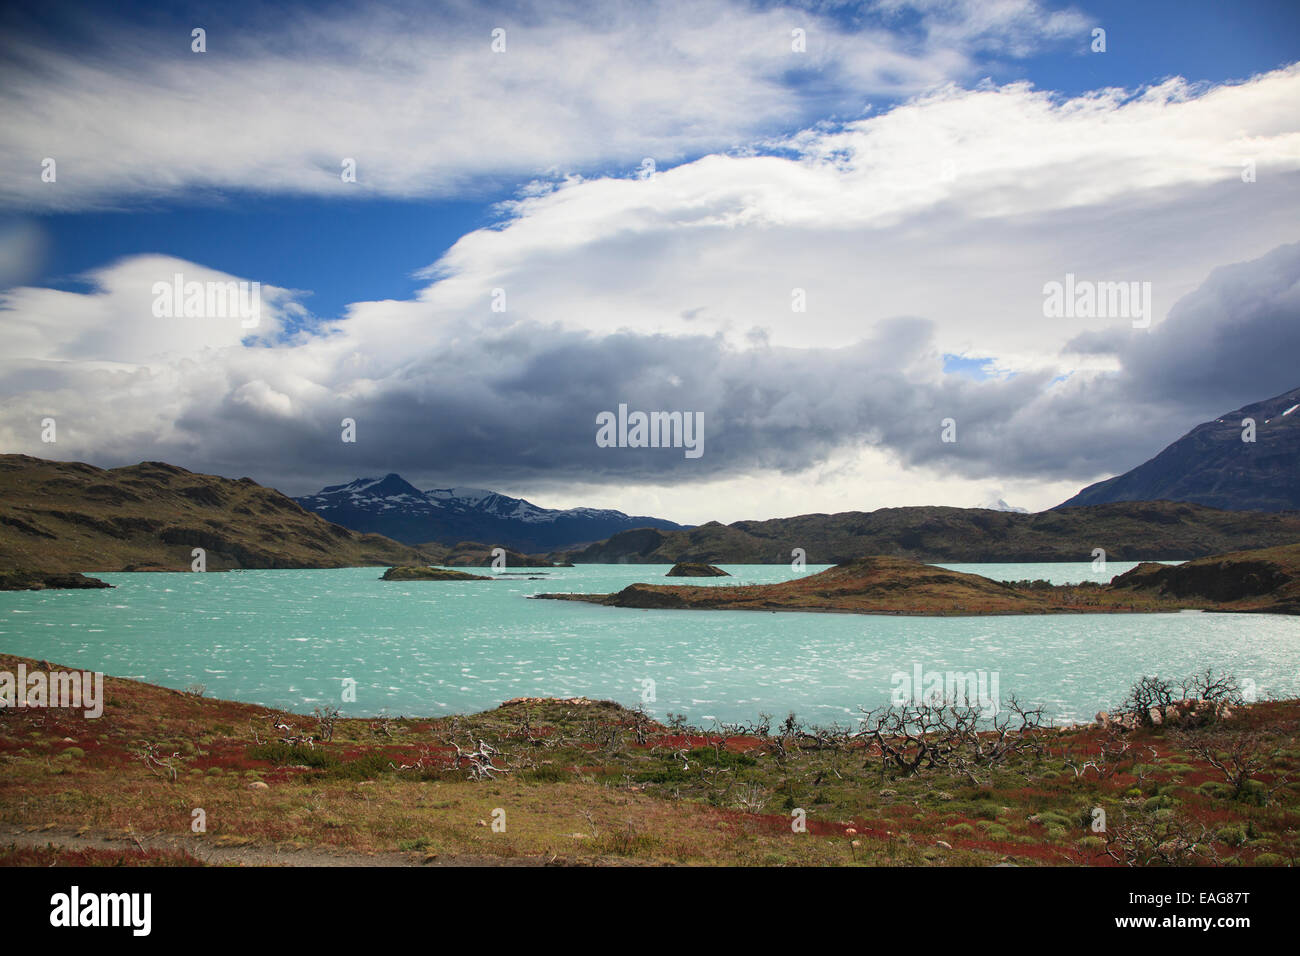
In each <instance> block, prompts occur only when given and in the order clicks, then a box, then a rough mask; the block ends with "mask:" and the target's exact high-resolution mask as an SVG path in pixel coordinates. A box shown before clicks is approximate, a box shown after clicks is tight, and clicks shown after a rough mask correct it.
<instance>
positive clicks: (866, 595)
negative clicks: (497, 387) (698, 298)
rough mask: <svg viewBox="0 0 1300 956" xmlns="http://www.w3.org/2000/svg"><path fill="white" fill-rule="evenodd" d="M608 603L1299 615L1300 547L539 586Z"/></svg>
mask: <svg viewBox="0 0 1300 956" xmlns="http://www.w3.org/2000/svg"><path fill="white" fill-rule="evenodd" d="M537 597H538V598H544V599H550V600H565V601H582V602H585V603H590V604H604V605H606V606H609V607H625V608H641V609H681V610H685V609H691V610H731V611H744V610H754V611H844V612H852V613H860V614H914V615H927V616H931V615H932V616H942V615H950V614H1061V613H1090V614H1097V613H1107V612H1115V613H1144V612H1157V611H1178V610H1190V609H1198V610H1210V611H1263V612H1269V613H1277V614H1300V545H1289V546H1287V547H1280V548H1270V549H1262V550H1257V551H1243V552H1239V553H1237V554H1225V555H1215V556H1214V557H1209V558H1203V559H1201V560H1199V561H1193V562H1189V563H1187V564H1183V565H1180V566H1176V567H1171V566H1168V565H1162V564H1142V565H1139V566H1138V567H1137V568H1134V569H1133V570H1132V571H1129V572H1128V573H1126V574H1122V575H1118V576H1117V577H1116V578H1115V579H1114V580H1112V581H1111V582H1110V583H1108V584H1105V585H1099V584H1095V583H1092V582H1089V583H1086V584H1079V585H1057V586H1052V585H1050V584H1047V583H1046V582H1044V581H1032V582H1031V581H1021V582H1016V583H1006V582H1002V581H994V580H992V579H990V578H986V577H983V576H981V575H978V574H967V573H964V572H960V571H950V570H948V569H946V568H940V567H935V566H934V565H929V564H921V563H920V562H917V561H910V560H907V559H905V558H893V557H866V558H856V559H854V560H853V561H849V562H846V563H844V564H839V565H836V566H835V567H833V568H828V569H827V570H825V571H819V572H818V573H816V574H809V575H806V576H803V577H798V578H794V579H792V580H789V581H782V582H780V583H778V584H760V585H740V586H732V587H726V586H722V587H717V586H714V587H703V586H700V585H683V584H631V585H629V586H627V587H625V588H624V589H623V590H622V591H619V592H617V593H615V594H539V595H537Z"/></svg>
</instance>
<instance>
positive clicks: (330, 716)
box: [313, 704, 341, 741]
mask: <svg viewBox="0 0 1300 956" xmlns="http://www.w3.org/2000/svg"><path fill="white" fill-rule="evenodd" d="M313 716H314V717H315V718H316V732H317V733H318V734H319V735H320V739H321V740H325V741H329V740H333V739H334V725H335V724H336V723H338V720H339V717H340V716H341V714H340V712H339V709H338V708H337V707H331V706H330V705H328V704H326V705H325V706H323V707H317V708H316V709H315V711H313Z"/></svg>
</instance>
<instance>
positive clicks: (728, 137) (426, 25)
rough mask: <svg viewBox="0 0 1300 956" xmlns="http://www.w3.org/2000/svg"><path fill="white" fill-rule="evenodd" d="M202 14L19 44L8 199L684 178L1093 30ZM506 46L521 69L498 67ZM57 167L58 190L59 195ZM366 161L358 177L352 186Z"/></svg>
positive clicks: (271, 11)
mask: <svg viewBox="0 0 1300 956" xmlns="http://www.w3.org/2000/svg"><path fill="white" fill-rule="evenodd" d="M896 6H897V5H896V4H893V3H890V4H885V5H884V6H883V7H882V8H881V9H880V10H879V11H877V12H878V14H880V15H888V14H889V13H891V12H894V8H895V7H896ZM866 12H867V13H870V12H871V8H870V5H868V7H867V8H866ZM192 13H193V15H194V16H193V17H192V18H191V20H188V21H187V20H185V19H184V18H181V17H169V18H161V19H160V20H159V21H158V25H157V26H156V27H154V28H152V29H149V30H145V31H132V32H129V33H128V32H126V31H124V30H122V29H121V28H120V26H118V25H115V24H114V23H112V22H105V23H89V24H87V23H85V22H82V23H79V24H78V26H79V27H80V29H78V30H76V31H75V37H74V38H73V41H72V42H63V41H66V40H67V38H66V37H59V36H58V34H56V35H55V38H54V39H48V38H41V37H38V36H35V35H22V34H20V33H17V32H15V33H13V34H10V35H7V36H6V38H5V39H4V40H0V71H2V75H3V80H4V86H5V92H6V95H5V97H4V99H3V101H0V125H3V127H4V129H5V136H4V138H3V141H2V142H0V162H2V163H3V165H4V166H5V168H6V169H10V170H22V169H30V170H31V175H30V176H26V177H24V176H21V175H12V174H11V175H9V176H6V177H5V178H4V179H3V180H2V181H0V199H3V200H4V201H5V202H8V203H10V204H12V205H16V206H19V205H21V206H27V207H31V208H38V209H48V208H54V209H69V208H84V207H86V206H90V205H107V206H113V205H119V206H120V205H123V204H129V203H130V202H132V201H138V200H139V199H141V198H147V197H167V196H177V195H180V196H184V197H187V198H194V197H196V196H201V195H204V194H205V193H209V192H211V191H213V190H228V189H238V190H252V191H256V192H285V191H288V192H294V193H303V194H319V195H325V196H338V197H340V198H344V197H349V196H357V195H384V196H397V197H409V196H447V195H452V194H456V195H460V194H463V192H464V191H465V190H466V189H472V188H475V187H477V186H481V185H483V184H485V183H491V184H495V183H499V182H502V181H507V182H510V183H514V182H517V181H518V180H519V179H521V178H523V179H528V178H532V177H535V176H539V175H543V174H545V173H547V171H553V172H554V173H556V174H557V175H558V174H563V173H566V172H570V171H575V170H577V171H582V170H592V169H599V168H605V167H607V166H608V165H609V164H611V163H617V164H627V165H628V166H629V167H630V166H636V165H637V164H639V163H640V162H641V160H642V159H643V158H645V157H652V158H654V159H656V161H657V162H658V163H659V164H661V165H662V164H665V163H669V162H673V161H676V160H680V159H682V158H686V157H690V156H695V155H699V154H701V153H704V152H708V151H712V150H719V149H729V148H732V147H735V146H740V145H744V144H748V143H749V142H750V141H752V140H753V139H754V138H755V137H757V136H762V135H770V134H774V133H777V132H779V131H782V130H789V129H794V128H798V127H799V126H801V125H804V124H805V123H807V122H808V121H810V120H811V119H812V118H813V117H824V116H831V115H841V116H846V115H847V116H856V115H860V114H861V113H862V111H863V110H864V109H865V108H866V107H867V106H868V105H869V103H870V100H871V98H872V97H886V98H889V97H899V96H907V95H911V94H914V93H916V92H918V91H920V90H923V89H927V88H930V87H932V86H934V85H936V84H940V83H943V82H946V81H952V80H957V81H967V80H971V79H974V78H977V69H978V70H985V71H986V70H988V69H989V68H990V64H989V63H988V62H987V56H988V54H990V53H993V54H1000V53H1003V52H1007V53H1014V54H1015V55H1024V54H1026V53H1028V52H1029V51H1031V50H1034V49H1037V48H1039V47H1041V46H1043V45H1047V44H1054V43H1059V42H1061V41H1062V39H1063V38H1064V37H1066V36H1068V35H1071V34H1074V33H1080V34H1081V33H1082V31H1083V29H1084V27H1085V26H1086V23H1085V21H1084V20H1083V19H1082V18H1081V17H1080V16H1078V15H1077V14H1073V13H1070V12H1068V11H1067V12H1060V11H1056V12H1048V11H1044V10H1043V9H1041V8H1040V7H1039V6H1038V4H1036V3H1034V2H1029V0H1018V2H1014V3H1001V4H998V5H996V6H995V7H994V8H993V10H991V11H990V10H987V9H985V8H984V7H983V6H982V5H979V6H977V5H971V4H959V5H955V6H954V5H948V4H941V5H935V4H928V3H927V4H923V5H922V8H921V15H920V21H919V22H920V26H921V30H922V32H921V35H920V36H919V37H909V36H905V35H900V34H899V33H896V32H894V31H892V30H890V29H888V28H887V27H886V26H885V25H884V24H882V23H881V22H880V16H876V17H874V18H871V19H873V20H874V25H863V24H859V25H856V26H855V25H849V24H848V23H847V21H846V20H845V19H836V18H835V17H833V16H831V15H828V14H826V13H824V12H821V11H819V10H815V9H805V10H798V9H794V10H791V9H773V8H766V7H762V6H755V5H751V4H748V3H744V2H741V0H692V2H689V3H688V2H684V0H681V2H673V0H668V2H664V3H653V4H645V3H637V2H632V0H615V2H610V3H599V4H589V3H576V2H574V3H564V2H561V3H552V2H546V3H542V2H536V3H534V2H522V3H499V4H495V5H487V6H484V5H481V4H476V3H471V2H469V0H459V2H452V3H449V4H439V5H437V6H436V7H430V6H429V5H425V4H420V5H418V6H417V5H403V4H388V5H383V6H371V5H367V6H366V7H365V9H364V11H355V12H349V13H340V12H337V11H325V10H316V9H313V8H310V7H308V8H293V7H290V8H289V9H284V8H282V7H281V6H280V5H276V6H275V7H274V8H267V9H261V10H259V8H256V7H254V8H251V9H250V11H248V12H247V15H248V17H249V20H248V21H247V22H241V23H234V22H226V21H224V20H219V21H216V22H214V21H213V18H214V17H216V16H219V14H218V13H217V12H215V11H213V10H212V9H210V8H208V7H203V8H199V9H196V10H194V11H192ZM83 21H84V18H83ZM189 22H201V23H207V24H208V27H207V29H208V33H209V35H208V37H207V41H206V42H207V52H205V53H201V54H200V53H194V52H192V51H191V49H190V44H191V40H190V36H189V32H190V29H189V26H188V25H183V24H187V23H189ZM496 29H502V30H504V31H505V33H504V44H505V48H504V52H499V53H498V52H494V51H493V49H492V42H493V37H492V33H493V31H494V30H496ZM795 29H800V30H803V31H804V34H805V43H806V50H805V51H804V52H798V53H796V52H795V51H794V50H793V49H792V43H793V42H794V41H793V39H792V31H793V30H795ZM60 32H66V31H60ZM1003 35H1006V36H1011V37H1013V38H1014V42H1013V43H1012V44H1011V47H1012V48H1011V49H1009V50H1002V49H1001V48H1000V46H999V44H1000V41H995V38H996V37H1000V36H1003ZM977 59H978V65H977ZM46 157H49V158H53V159H54V160H55V161H56V163H57V167H56V168H57V171H58V178H57V180H56V182H55V183H46V182H43V181H42V180H41V178H40V172H41V167H40V165H39V164H40V162H41V161H42V159H44V158H46ZM344 158H351V159H354V160H355V161H356V165H357V182H355V183H352V184H344V183H343V182H342V181H341V179H340V173H341V164H342V161H343V159H344Z"/></svg>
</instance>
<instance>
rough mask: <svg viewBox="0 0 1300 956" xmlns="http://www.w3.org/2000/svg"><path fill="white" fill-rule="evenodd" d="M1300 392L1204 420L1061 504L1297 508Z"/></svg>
mask: <svg viewBox="0 0 1300 956" xmlns="http://www.w3.org/2000/svg"><path fill="white" fill-rule="evenodd" d="M1297 407H1300V388H1293V389H1291V390H1289V391H1286V392H1283V393H1282V394H1281V395H1275V396H1273V397H1272V398H1266V399H1263V400H1262V401H1257V402H1252V403H1251V404H1249V405H1244V406H1242V407H1241V408H1238V409H1236V410H1235V411H1231V412H1225V413H1224V414H1223V415H1220V416H1218V417H1217V418H1215V419H1214V420H1213V421H1208V422H1202V423H1201V424H1199V425H1197V426H1196V427H1195V428H1193V429H1192V430H1191V431H1189V432H1188V433H1187V434H1186V435H1184V436H1183V437H1182V438H1180V439H1178V440H1177V441H1176V442H1174V443H1173V444H1172V445H1170V446H1169V447H1167V448H1165V449H1164V450H1163V451H1161V452H1160V454H1158V455H1156V456H1155V457H1154V458H1152V459H1151V460H1150V461H1147V462H1144V463H1143V464H1141V465H1138V466H1137V467H1136V468H1134V469H1133V470H1131V471H1127V472H1125V473H1124V474H1122V475H1116V476H1115V477H1114V478H1108V479H1106V480H1105V481H1099V482H1097V483H1096V484H1093V485H1089V486H1088V487H1087V488H1084V489H1083V490H1082V491H1080V492H1079V493H1078V494H1077V495H1075V496H1074V497H1073V498H1071V499H1070V500H1069V501H1066V502H1063V503H1062V504H1059V505H1057V508H1068V507H1073V506H1075V505H1095V504H1104V503H1106V502H1112V501H1158V500H1166V501H1187V502H1191V503H1193V504H1200V505H1208V506H1210V507H1212V508H1223V509H1225V510H1228V511H1291V510H1296V509H1300V481H1297V480H1296V475H1297V474H1300V414H1298V413H1296V408H1297Z"/></svg>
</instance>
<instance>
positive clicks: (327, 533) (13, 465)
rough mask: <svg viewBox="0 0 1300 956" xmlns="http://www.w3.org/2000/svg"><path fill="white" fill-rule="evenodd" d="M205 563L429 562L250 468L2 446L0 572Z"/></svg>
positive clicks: (231, 565) (426, 557)
mask: <svg viewBox="0 0 1300 956" xmlns="http://www.w3.org/2000/svg"><path fill="white" fill-rule="evenodd" d="M194 548H204V549H205V550H206V551H207V567H208V569H209V570H214V571H215V570H222V569H227V568H334V567H350V566H362V565H396V564H427V563H429V560H430V556H429V555H427V554H425V553H423V552H422V551H420V550H418V549H416V548H411V547H407V546H406V545H402V544H398V543H397V542H396V541H391V540H389V539H388V538H384V537H380V536H379V535H373V534H357V533H356V532H354V531H348V530H347V529H346V528H341V527H339V526H338V525H335V524H330V523H329V522H328V521H325V520H324V519H323V518H321V517H319V516H317V515H314V514H312V513H311V512H309V511H305V510H303V509H302V508H301V507H299V506H298V505H297V504H295V503H294V502H293V501H292V500H291V499H289V498H287V497H285V496H284V495H282V494H280V493H279V492H278V491H275V490H274V489H271V488H263V487H262V486H261V485H259V484H257V482H255V481H253V480H252V479H251V478H240V479H239V480H238V481H233V480H231V479H229V478H219V477H216V476H214V475H200V474H195V473H194V472H190V471H186V470H185V469H184V468H177V467H176V466H174V465H167V464H163V463H161V462H141V463H140V464H138V465H132V466H130V467H127V468H113V469H108V470H105V469H102V468H95V467H94V466H92V465H86V464H82V463H80V462H58V461H45V460H42V459H40V458H31V457H28V456H27V455H0V570H24V571H40V572H63V571H124V570H139V569H145V568H155V569H158V568H162V569H170V570H186V571H188V570H189V569H190V562H191V557H190V554H191V551H192V549H194Z"/></svg>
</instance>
